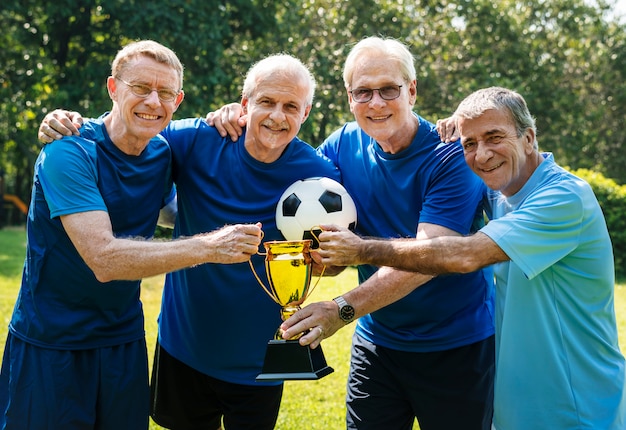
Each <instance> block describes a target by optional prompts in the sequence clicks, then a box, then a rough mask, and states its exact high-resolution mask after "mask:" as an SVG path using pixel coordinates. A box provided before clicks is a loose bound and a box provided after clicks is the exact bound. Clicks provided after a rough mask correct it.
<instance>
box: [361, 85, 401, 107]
mask: <svg viewBox="0 0 626 430" xmlns="http://www.w3.org/2000/svg"><path fill="white" fill-rule="evenodd" d="M400 88H402V85H387V86H384V87H382V88H357V89H354V90H352V91H350V94H352V99H353V100H354V101H355V102H357V103H367V102H369V101H370V100H372V97H374V91H378V95H379V96H380V98H381V99H383V100H394V99H397V98H398V97H400Z"/></svg>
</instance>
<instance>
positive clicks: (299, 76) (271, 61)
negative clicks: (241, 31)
mask: <svg viewBox="0 0 626 430" xmlns="http://www.w3.org/2000/svg"><path fill="white" fill-rule="evenodd" d="M270 75H278V76H279V77H280V78H283V79H284V80H285V81H288V82H294V81H297V82H302V83H305V84H306V85H307V86H308V90H309V91H308V94H307V99H306V103H307V105H308V106H311V105H312V104H313V97H314V96H315V86H316V83H315V78H314V77H313V74H312V73H311V71H310V70H309V69H308V67H306V66H305V65H304V64H303V63H302V61H300V60H298V59H297V58H296V57H294V56H292V55H289V54H274V55H270V56H269V57H266V58H264V59H262V60H261V61H259V62H258V63H256V64H254V65H253V66H252V67H251V68H250V70H248V73H247V74H246V79H245V81H244V83H243V90H242V95H243V96H244V97H246V98H252V96H253V95H254V93H255V91H256V89H257V85H258V83H259V81H261V80H263V79H264V78H265V77H266V76H270Z"/></svg>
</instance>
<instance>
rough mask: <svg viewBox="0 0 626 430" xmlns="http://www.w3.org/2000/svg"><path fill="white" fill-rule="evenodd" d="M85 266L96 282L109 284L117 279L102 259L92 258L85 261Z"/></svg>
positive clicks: (110, 267)
mask: <svg viewBox="0 0 626 430" xmlns="http://www.w3.org/2000/svg"><path fill="white" fill-rule="evenodd" d="M86 263H87V266H89V268H90V269H91V271H92V272H93V274H94V276H95V277H96V279H97V280H98V282H102V283H104V282H111V281H116V280H118V279H119V276H118V274H117V273H116V271H115V270H114V267H112V266H111V265H110V264H107V263H106V262H105V261H104V259H103V258H93V259H91V260H89V261H86Z"/></svg>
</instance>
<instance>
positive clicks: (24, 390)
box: [0, 334, 149, 430]
mask: <svg viewBox="0 0 626 430" xmlns="http://www.w3.org/2000/svg"><path fill="white" fill-rule="evenodd" d="M148 400H149V388H148V357H147V352H146V342H145V339H141V340H137V341H135V342H131V343H127V344H123V345H118V346H113V347H106V348H97V349H88V350H56V349H48V348H40V347H38V346H34V345H32V344H30V343H27V342H24V341H22V340H21V339H19V338H17V337H15V336H12V335H11V334H9V336H8V337H7V342H6V346H5V349H4V358H3V360H2V371H1V373H0V428H4V427H3V426H4V425H6V427H7V428H10V429H13V430H22V429H23V430H32V429H64V430H65V429H69V430H74V429H96V428H97V429H102V430H140V429H147V428H148Z"/></svg>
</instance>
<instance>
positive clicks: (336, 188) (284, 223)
mask: <svg viewBox="0 0 626 430" xmlns="http://www.w3.org/2000/svg"><path fill="white" fill-rule="evenodd" d="M356 219H357V217H356V206H355V205H354V201H353V200H352V197H350V194H348V192H347V191H346V189H345V188H344V187H343V185H341V184H340V183H339V182H337V181H335V180H333V179H330V178H326V177H315V178H307V179H302V180H299V181H296V182H294V183H293V184H291V185H290V186H289V188H287V189H286V190H285V192H284V193H283V194H282V196H281V197H280V199H279V201H278V205H276V226H277V227H278V230H280V232H281V233H282V234H283V236H284V237H285V239H286V240H302V239H312V240H313V242H314V244H315V243H316V242H317V241H316V240H315V236H317V235H318V234H319V233H320V229H319V226H320V225H321V224H336V225H338V226H341V227H346V228H350V229H354V227H356ZM311 231H313V233H314V234H315V236H314V235H313V234H311Z"/></svg>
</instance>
